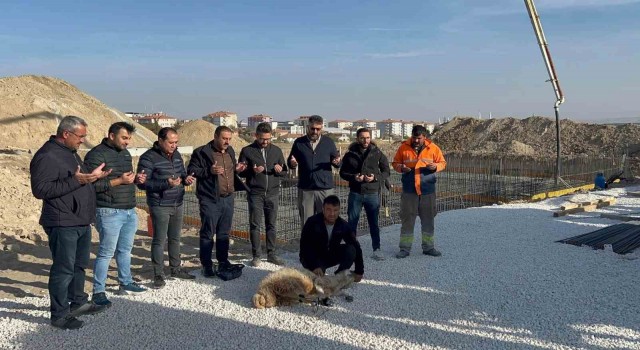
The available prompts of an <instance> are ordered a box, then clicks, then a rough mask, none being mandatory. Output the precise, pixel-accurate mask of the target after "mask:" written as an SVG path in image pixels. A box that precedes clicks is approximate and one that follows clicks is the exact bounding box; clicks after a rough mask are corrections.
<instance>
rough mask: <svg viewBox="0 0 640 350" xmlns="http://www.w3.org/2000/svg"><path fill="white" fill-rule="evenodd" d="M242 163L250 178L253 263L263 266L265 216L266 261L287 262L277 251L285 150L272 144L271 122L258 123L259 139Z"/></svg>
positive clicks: (242, 155)
mask: <svg viewBox="0 0 640 350" xmlns="http://www.w3.org/2000/svg"><path fill="white" fill-rule="evenodd" d="M240 163H244V164H246V165H247V169H245V171H243V172H242V173H241V174H240V176H242V177H245V178H247V186H248V187H249V190H250V191H249V194H248V202H249V234H250V237H251V252H252V254H253V259H252V260H251V265H252V266H254V267H257V266H258V265H260V251H261V247H260V246H261V244H260V230H259V228H260V223H261V221H262V217H263V216H264V224H265V228H266V238H267V239H266V241H267V261H268V262H270V263H273V264H276V265H284V261H283V260H282V259H280V258H279V257H278V255H277V254H276V220H277V217H278V199H279V196H280V178H281V177H282V176H284V175H286V174H287V165H286V164H285V160H284V155H283V154H282V150H281V149H280V148H279V147H278V146H276V145H273V144H271V125H269V123H260V124H258V126H256V141H255V142H253V143H252V144H250V145H248V146H246V147H244V148H243V149H242V151H241V152H240Z"/></svg>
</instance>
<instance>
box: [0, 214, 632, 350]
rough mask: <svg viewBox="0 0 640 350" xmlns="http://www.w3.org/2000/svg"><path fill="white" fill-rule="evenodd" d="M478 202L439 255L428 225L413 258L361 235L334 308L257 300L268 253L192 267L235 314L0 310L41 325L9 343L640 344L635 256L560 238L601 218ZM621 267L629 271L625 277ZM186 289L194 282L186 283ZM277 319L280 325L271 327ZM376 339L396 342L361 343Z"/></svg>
mask: <svg viewBox="0 0 640 350" xmlns="http://www.w3.org/2000/svg"><path fill="white" fill-rule="evenodd" d="M469 211H470V213H471V214H472V215H458V213H456V212H446V213H441V214H439V215H438V217H437V218H436V245H437V247H438V248H439V249H440V250H441V251H442V252H443V256H442V257H440V258H432V257H427V256H424V255H422V254H420V253H421V251H420V246H419V233H418V232H419V229H418V228H419V223H418V225H417V227H416V234H415V240H414V246H413V251H412V254H411V255H410V256H409V257H407V258H406V259H395V258H394V257H393V255H394V254H395V252H396V251H397V244H398V238H399V237H398V233H397V230H398V229H399V228H398V227H397V226H394V227H391V228H386V229H384V230H383V233H382V247H383V248H382V249H383V251H384V253H385V255H386V256H387V260H385V261H373V260H372V259H370V258H369V255H370V253H371V251H370V250H371V247H370V244H371V242H370V239H369V237H368V236H363V237H361V238H360V241H361V245H362V247H363V252H364V256H365V280H364V281H363V282H362V283H359V284H356V285H354V286H353V288H352V289H350V290H348V293H349V294H351V295H352V296H353V297H354V299H355V300H354V301H353V302H351V303H347V302H346V301H345V300H344V299H340V298H337V299H336V306H335V307H333V308H320V309H319V311H318V312H314V309H313V308H312V307H310V306H307V305H298V306H293V307H282V308H277V309H270V310H257V309H254V308H253V305H252V303H251V297H252V296H253V294H254V293H255V291H256V289H257V286H258V284H259V282H260V281H261V280H262V279H263V278H264V277H265V276H266V275H267V274H268V273H269V272H270V271H273V270H275V269H277V267H276V266H274V265H271V264H268V263H266V262H264V263H263V265H262V266H260V267H259V268H252V267H249V266H247V267H245V269H244V271H243V275H242V277H241V278H239V279H236V280H232V281H227V282H225V281H222V280H220V279H218V278H214V279H205V278H203V277H202V275H201V273H200V272H199V269H196V268H192V269H190V270H191V272H192V273H193V274H194V275H196V276H197V278H196V280H195V281H193V283H195V284H197V285H200V286H199V287H202V286H206V287H209V286H210V289H205V290H206V293H207V294H206V295H203V296H202V301H201V303H216V304H217V303H219V304H217V306H219V307H221V308H223V309H224V308H225V307H232V308H236V307H239V308H238V309H237V310H238V312H237V313H236V314H233V316H229V315H228V314H227V315H226V316H224V317H222V316H220V314H218V313H220V309H217V310H218V311H215V310H214V311H211V313H199V312H192V311H184V310H178V309H174V308H169V307H165V306H162V305H158V304H147V303H140V302H136V301H135V300H131V299H118V300H117V303H114V307H113V308H112V309H110V310H109V311H108V312H106V313H104V314H100V315H95V316H91V317H86V318H85V319H86V320H87V325H86V326H85V328H84V329H83V330H81V331H77V332H65V333H61V332H59V331H57V330H54V329H52V328H51V327H50V326H49V325H48V311H47V310H43V309H41V308H38V309H37V310H29V309H28V308H27V309H26V310H25V308H24V307H23V306H24V305H21V304H20V303H11V302H5V301H0V309H8V310H7V311H2V310H0V317H11V318H16V319H22V320H25V321H28V322H33V323H37V324H38V325H37V329H36V330H35V331H32V332H30V333H29V334H25V335H23V336H20V337H19V338H18V339H17V340H16V342H15V343H14V344H12V345H14V346H16V347H19V348H30V349H40V348H43V349H44V348H50V345H51V343H52V342H55V344H60V345H64V346H65V347H83V348H88V349H90V348H129V347H133V346H136V347H142V348H150V347H154V348H155V347H158V348H174V347H183V348H229V347H238V348H252V349H254V348H255V349H270V350H271V349H277V348H347V349H349V348H353V347H352V346H350V345H347V344H348V343H345V342H346V340H342V341H333V340H329V339H326V338H325V337H323V336H322V335H320V334H318V335H317V336H311V335H308V334H314V332H316V331H317V332H325V333H326V332H327V331H328V330H327V329H325V328H324V327H331V328H330V329H331V331H332V332H333V331H336V330H337V331H339V330H343V331H345V332H346V331H347V330H349V331H350V333H353V331H355V332H356V334H360V335H362V337H363V338H362V339H357V340H356V342H357V343H358V344H362V346H363V347H370V348H391V347H398V346H404V347H408V348H428V347H443V348H452V349H456V348H491V349H493V348H509V349H513V348H523V349H525V348H526V349H531V348H540V349H547V348H575V347H580V348H596V349H598V348H603V349H604V348H607V347H611V346H612V344H613V345H616V346H617V347H622V348H638V347H640V340H639V339H640V329H639V326H638V325H639V324H640V318H638V316H637V312H635V310H634V309H633V308H632V307H628V305H638V304H640V288H639V287H638V285H637V278H631V277H633V276H635V277H637V276H638V274H637V264H636V263H635V262H632V261H626V260H622V259H617V257H615V256H612V255H607V254H606V253H604V252H595V251H592V250H590V249H587V248H579V247H574V246H570V245H563V244H559V243H555V242H554V241H555V240H557V239H559V238H562V237H564V236H570V235H576V234H580V233H585V232H589V231H591V230H592V227H590V226H588V225H584V224H581V223H580V222H574V220H576V218H575V217H569V218H567V217H562V218H553V217H552V212H550V211H547V210H539V209H522V208H503V207H486V208H473V209H469ZM471 211H473V212H471ZM465 214H467V213H465ZM505 223H506V224H505ZM183 242H184V243H185V245H189V248H188V249H192V250H187V251H191V254H194V253H196V254H197V251H196V250H195V248H194V247H197V237H189V238H186V239H184V240H183ZM231 253H232V257H231V259H232V260H234V261H237V262H246V260H247V259H248V258H249V256H250V251H249V250H248V245H247V244H245V245H244V246H243V245H238V246H234V247H232V248H231ZM284 257H285V258H286V259H287V261H288V263H289V264H288V265H289V266H293V267H300V266H299V263H298V262H297V254H296V253H291V252H290V253H285V254H284ZM603 265H604V266H607V267H608V271H611V273H593V271H605V270H603V269H602V266H603ZM621 274H629V276H630V277H629V278H626V279H625V278H620V276H621ZM169 283H171V282H169ZM194 288H195V287H194ZM198 290H202V289H201V288H198ZM181 293H185V295H188V293H191V292H190V290H189V289H188V288H185V289H184V290H181ZM172 297H173V298H175V299H176V300H180V298H182V296H181V295H175V296H172ZM189 297H190V298H193V295H189ZM141 298H144V296H141ZM621 302H624V303H623V304H621ZM621 305H623V306H621ZM34 313H35V314H37V315H39V316H37V317H36V316H34ZM291 317H294V318H299V319H300V320H301V321H300V322H298V323H296V324H293V325H292V324H289V323H286V322H282V323H278V322H277V321H274V320H278V319H282V320H286V319H289V318H291ZM231 318H235V320H234V319H231ZM269 320H271V321H270V322H271V323H270V324H275V326H273V328H271V327H266V326H263V325H262V324H268V323H269ZM114 325H118V326H117V327H114ZM303 333H306V334H303ZM60 334H64V338H63V337H61V335H60ZM325 336H326V335H325ZM367 338H371V339H374V338H375V339H378V340H380V339H387V340H389V341H390V342H391V343H372V342H371V341H369V342H365V341H363V339H365V340H366V339H367ZM62 339H64V341H65V343H64V344H61V343H60V342H61V341H62ZM338 339H340V337H338ZM378 340H376V341H378ZM390 344H392V345H393V346H390Z"/></svg>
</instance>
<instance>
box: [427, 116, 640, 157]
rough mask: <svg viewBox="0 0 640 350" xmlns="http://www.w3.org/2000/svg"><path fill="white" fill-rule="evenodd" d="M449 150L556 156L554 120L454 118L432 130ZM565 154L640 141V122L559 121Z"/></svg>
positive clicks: (603, 151) (605, 152) (619, 149)
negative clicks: (596, 122)
mask: <svg viewBox="0 0 640 350" xmlns="http://www.w3.org/2000/svg"><path fill="white" fill-rule="evenodd" d="M433 140H434V141H435V142H436V143H437V144H438V145H439V146H440V148H442V150H443V151H444V152H445V153H449V154H470V155H478V156H479V155H501V156H516V157H523V156H524V157H533V158H539V157H555V154H556V129H555V120H552V119H549V118H544V117H531V118H527V119H515V118H505V119H490V120H479V119H475V118H460V117H458V118H454V119H453V120H451V121H449V122H447V123H445V124H443V125H442V126H441V127H439V128H438V129H437V130H436V131H435V132H434V134H433ZM560 140H561V151H562V155H563V156H573V157H575V156H611V155H613V154H622V153H623V152H624V151H625V149H626V148H627V146H628V145H632V144H637V143H640V125H636V124H624V125H615V126H614V125H602V124H588V123H577V122H573V121H571V120H561V121H560Z"/></svg>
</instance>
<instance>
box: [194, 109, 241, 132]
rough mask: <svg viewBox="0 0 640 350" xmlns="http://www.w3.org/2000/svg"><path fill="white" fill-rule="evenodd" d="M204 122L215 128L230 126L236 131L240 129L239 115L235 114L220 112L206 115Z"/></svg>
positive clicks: (203, 118)
mask: <svg viewBox="0 0 640 350" xmlns="http://www.w3.org/2000/svg"><path fill="white" fill-rule="evenodd" d="M202 120H205V121H208V122H209V123H211V124H213V125H215V126H228V127H230V128H234V129H235V128H237V127H238V114H236V113H234V112H227V111H218V112H214V113H210V114H207V115H205V116H204V117H202Z"/></svg>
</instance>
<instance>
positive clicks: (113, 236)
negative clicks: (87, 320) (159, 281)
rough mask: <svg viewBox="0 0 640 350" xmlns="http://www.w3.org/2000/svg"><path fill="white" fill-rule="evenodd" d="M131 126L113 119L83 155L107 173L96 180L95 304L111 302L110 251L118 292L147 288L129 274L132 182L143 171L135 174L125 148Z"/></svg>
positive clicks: (138, 179) (90, 165)
mask: <svg viewBox="0 0 640 350" xmlns="http://www.w3.org/2000/svg"><path fill="white" fill-rule="evenodd" d="M135 130H136V129H135V127H134V126H133V125H132V124H129V123H126V122H117V123H113V124H112V125H111V126H110V127H109V131H108V132H107V135H108V136H107V137H105V138H104V139H103V140H102V142H101V143H100V144H99V145H97V146H96V147H94V148H92V149H91V151H89V153H87V155H86V156H85V157H84V163H85V164H86V165H87V167H88V168H89V169H90V170H93V169H95V168H96V167H98V166H99V165H100V164H105V167H106V168H108V169H110V170H111V174H109V176H107V177H106V178H104V179H100V180H98V181H96V183H95V184H94V186H95V189H96V203H97V207H98V208H97V209H96V229H97V230H98V233H99V234H100V246H99V247H98V252H97V254H96V261H95V265H94V268H93V296H92V297H91V300H92V301H93V302H94V303H96V304H99V305H106V306H111V301H109V299H108V298H107V295H106V282H107V272H108V270H109V263H110V262H111V258H113V256H114V254H115V256H116V264H117V266H118V281H119V282H120V287H119V290H118V293H119V294H128V293H142V292H145V291H146V290H147V289H146V288H144V287H142V286H140V285H139V284H138V283H136V282H134V281H133V277H132V276H131V249H132V248H133V238H134V236H135V234H136V231H138V214H137V213H136V209H135V208H136V185H135V184H136V183H144V182H145V180H146V177H147V176H146V175H145V174H144V173H141V174H135V173H134V172H133V164H132V159H131V154H130V153H129V151H128V150H127V147H128V146H129V142H130V141H131V137H132V136H133V133H134V132H135Z"/></svg>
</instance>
